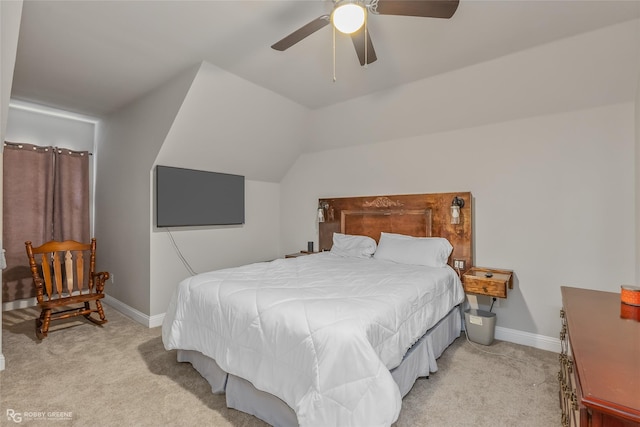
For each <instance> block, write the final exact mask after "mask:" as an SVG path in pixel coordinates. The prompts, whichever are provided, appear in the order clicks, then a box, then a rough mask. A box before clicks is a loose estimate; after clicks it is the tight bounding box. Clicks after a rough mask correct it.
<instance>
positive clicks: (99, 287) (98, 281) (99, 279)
mask: <svg viewBox="0 0 640 427" xmlns="http://www.w3.org/2000/svg"><path fill="white" fill-rule="evenodd" d="M109 277H110V275H109V272H107V271H101V272H99V273H93V283H94V284H95V286H96V291H97V292H99V293H102V292H104V283H105V282H106V281H107V280H109Z"/></svg>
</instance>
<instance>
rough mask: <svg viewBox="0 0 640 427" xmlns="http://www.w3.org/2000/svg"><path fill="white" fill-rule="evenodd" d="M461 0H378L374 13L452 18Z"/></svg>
mask: <svg viewBox="0 0 640 427" xmlns="http://www.w3.org/2000/svg"><path fill="white" fill-rule="evenodd" d="M458 3H459V0H378V4H377V6H376V8H375V9H374V10H373V12H374V13H377V14H379V15H402V16H422V17H425V18H445V19H448V18H451V17H452V16H453V14H454V13H456V10H457V9H458Z"/></svg>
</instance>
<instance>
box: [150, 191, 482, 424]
mask: <svg viewBox="0 0 640 427" xmlns="http://www.w3.org/2000/svg"><path fill="white" fill-rule="evenodd" d="M456 194H458V195H460V194H462V196H461V197H467V198H468V201H469V203H468V207H467V211H463V214H464V215H463V219H464V220H463V221H462V226H459V227H449V225H448V215H447V214H446V208H447V206H446V203H445V204H444V207H443V206H442V205H443V202H442V200H446V199H447V198H449V197H450V196H451V194H450V193H439V194H436V195H411V196H394V198H391V197H390V196H383V197H380V196H379V197H372V198H344V199H321V200H320V201H319V208H320V209H323V210H325V211H326V212H325V214H326V218H327V221H326V222H325V223H321V224H320V236H319V237H320V238H319V240H320V242H319V243H320V247H321V248H322V249H328V251H326V252H321V253H318V254H312V255H308V256H304V257H296V258H289V259H278V260H275V261H272V262H267V263H256V264H250V265H246V266H242V267H236V268H230V269H223V270H218V271H212V272H208V273H204V274H199V275H196V276H193V277H190V278H188V279H186V280H184V281H183V282H181V283H180V284H179V286H178V288H177V289H176V292H175V294H174V296H173V298H172V300H171V303H170V305H169V308H168V310H167V314H166V317H165V320H164V323H163V331H162V338H163V342H164V345H165V348H166V349H167V350H169V349H177V350H178V361H180V362H190V363H191V364H192V365H193V367H194V368H195V369H196V370H197V371H198V372H199V373H200V374H201V375H202V376H203V377H204V378H206V379H207V381H208V382H209V384H210V385H211V388H212V392H214V393H225V394H226V399H227V406H229V407H231V408H236V409H238V410H241V411H244V412H247V413H250V414H253V415H255V416H257V417H258V418H261V419H263V420H264V421H266V422H268V423H269V424H272V425H277V426H295V425H300V426H328V425H355V426H358V425H367V426H389V425H391V424H392V423H393V422H395V421H396V420H397V418H398V415H399V413H400V409H401V405H402V397H403V396H404V395H405V394H406V393H408V392H409V390H410V389H411V387H412V386H413V384H414V382H415V380H416V379H417V378H418V377H421V376H428V375H429V373H430V372H435V371H436V370H437V363H436V359H437V358H438V357H439V356H440V355H441V354H442V352H443V351H444V350H445V349H446V347H447V346H448V345H449V344H450V343H451V342H453V340H455V338H457V337H458V336H459V334H460V329H461V319H460V311H459V305H460V304H461V303H462V302H463V300H464V291H463V289H462V286H461V283H460V279H459V272H456V271H454V270H453V269H452V268H451V267H450V264H451V261H452V259H453V258H454V257H466V256H468V255H469V254H470V248H471V240H470V232H469V235H468V237H464V235H465V233H467V230H468V231H470V225H471V215H470V205H471V203H470V194H469V193H456ZM416 200H417V202H416ZM450 200H451V199H449V204H450ZM353 203H356V205H357V206H356V209H353ZM336 223H338V224H339V228H337V227H336ZM331 228H336V229H337V231H335V230H331ZM327 229H329V230H327ZM447 229H451V230H452V231H453V233H454V234H448V233H447ZM354 230H357V231H358V233H355V232H354ZM407 230H409V231H407ZM434 230H438V233H439V235H436V236H437V237H436V236H433V235H432V234H433V232H434ZM348 232H350V233H353V234H349V233H348ZM323 234H324V235H323ZM329 235H330V236H331V241H330V242H327V236H329ZM461 235H462V236H463V243H464V245H465V248H463V249H462V252H461V251H460V250H461V249H460V247H458V251H456V247H455V246H452V245H451V241H453V242H455V243H458V241H459V240H460V236H461ZM409 236H412V237H409ZM425 237H431V238H429V239H425ZM447 245H448V246H447ZM416 251H417V252H416ZM416 253H420V254H421V255H420V257H419V260H418V261H417V262H416V261H415V259H418V258H416V257H415V254H416ZM425 259H426V260H428V261H427V262H424V260H425ZM455 259H458V258H455ZM406 260H409V261H407V262H405V261H406ZM469 265H470V264H469Z"/></svg>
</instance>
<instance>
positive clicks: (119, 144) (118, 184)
mask: <svg viewBox="0 0 640 427" xmlns="http://www.w3.org/2000/svg"><path fill="white" fill-rule="evenodd" d="M197 69H198V67H194V68H193V69H190V70H187V71H185V72H184V73H182V74H180V75H178V76H176V77H175V78H174V79H172V80H171V81H170V82H168V83H167V84H165V85H163V86H162V87H160V88H158V89H157V90H155V91H153V92H151V93H149V94H148V95H146V96H145V97H143V98H142V99H140V100H138V101H136V102H134V103H133V104H131V105H129V106H128V107H125V108H123V109H121V110H119V111H118V112H116V113H114V114H112V115H111V116H109V117H107V118H105V119H104V120H103V121H101V122H100V123H99V124H98V131H97V140H98V149H97V151H98V166H97V172H98V173H97V177H96V227H95V228H96V232H95V235H96V238H97V240H98V241H99V242H100V257H99V259H98V260H97V262H98V264H99V265H98V266H97V267H98V268H100V269H104V270H107V271H109V272H110V273H112V278H113V282H112V283H108V284H107V286H106V288H105V292H106V293H107V295H109V296H110V297H112V298H115V299H116V300H117V301H119V302H121V303H123V304H125V305H126V306H128V307H130V308H132V309H133V310H136V311H137V312H140V313H144V314H149V306H150V298H151V291H150V287H151V286H152V284H151V282H150V277H151V275H150V257H151V248H150V239H149V230H150V229H151V215H150V207H149V204H150V202H149V201H150V197H151V185H150V176H151V171H152V168H153V162H154V160H155V158H156V156H157V154H158V151H159V150H160V147H161V146H162V144H163V142H164V140H165V137H166V135H167V132H168V130H169V128H170V126H171V123H173V120H174V118H175V115H176V114H177V112H178V110H179V108H180V106H181V105H182V101H183V100H184V96H185V95H186V93H187V91H188V90H189V87H190V85H191V82H192V81H193V77H194V76H195V74H196V72H197Z"/></svg>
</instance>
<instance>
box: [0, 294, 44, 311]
mask: <svg viewBox="0 0 640 427" xmlns="http://www.w3.org/2000/svg"><path fill="white" fill-rule="evenodd" d="M37 305H38V300H36V298H35V297H33V298H25V299H18V300H15V301H7V302H3V303H2V311H11V310H17V309H20V308H27V307H35V306H37Z"/></svg>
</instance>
